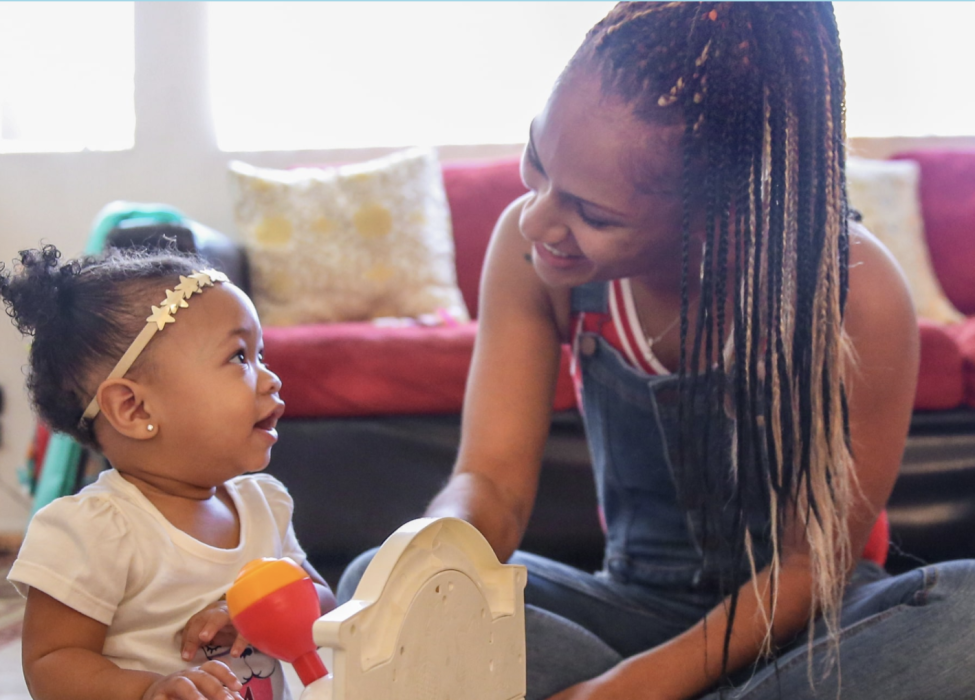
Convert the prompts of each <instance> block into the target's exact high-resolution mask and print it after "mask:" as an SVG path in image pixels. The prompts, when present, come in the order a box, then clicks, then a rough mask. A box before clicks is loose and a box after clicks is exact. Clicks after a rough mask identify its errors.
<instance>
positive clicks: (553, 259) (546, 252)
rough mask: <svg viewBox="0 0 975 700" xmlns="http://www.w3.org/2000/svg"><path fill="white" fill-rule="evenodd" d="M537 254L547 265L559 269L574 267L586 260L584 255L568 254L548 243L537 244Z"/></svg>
mask: <svg viewBox="0 0 975 700" xmlns="http://www.w3.org/2000/svg"><path fill="white" fill-rule="evenodd" d="M535 253H536V255H538V257H539V258H541V259H542V261H543V262H544V263H545V264H546V265H548V266H549V267H554V268H559V269H565V268H569V267H574V266H575V265H578V264H579V262H581V261H583V260H585V259H586V257H585V256H584V255H575V254H572V253H566V252H563V251H561V250H559V249H558V248H556V247H554V246H551V245H549V244H548V243H536V244H535Z"/></svg>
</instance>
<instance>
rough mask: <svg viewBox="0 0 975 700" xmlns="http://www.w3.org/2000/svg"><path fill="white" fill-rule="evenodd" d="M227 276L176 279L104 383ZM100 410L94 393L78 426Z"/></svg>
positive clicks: (196, 274) (208, 273)
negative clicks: (194, 300)
mask: <svg viewBox="0 0 975 700" xmlns="http://www.w3.org/2000/svg"><path fill="white" fill-rule="evenodd" d="M229 281H230V280H229V279H228V277H227V275H225V274H224V273H222V272H219V271H217V270H209V269H208V270H194V271H193V272H192V273H191V274H190V275H188V276H183V275H180V276H179V284H177V285H176V286H175V287H174V288H173V289H167V290H166V298H165V299H163V300H162V301H161V302H159V306H153V307H152V313H151V314H150V315H149V316H148V317H147V318H146V325H145V327H143V329H142V331H141V332H140V333H139V335H137V336H136V338H135V340H133V341H132V344H131V345H130V346H129V348H128V349H127V350H126V351H125V353H124V354H123V355H122V358H121V359H120V360H119V361H118V364H116V365H115V368H114V369H113V370H112V371H111V372H109V374H108V376H107V377H106V378H105V379H106V380H108V379H117V378H119V377H124V376H125V373H126V372H128V371H129V370H130V369H131V368H132V365H133V364H134V363H135V361H136V360H137V359H138V357H139V355H140V354H142V351H143V350H145V348H146V345H148V344H149V341H150V340H152V337H153V336H154V335H156V333H159V332H160V331H162V330H163V329H164V328H165V327H166V325H167V324H170V323H176V312H177V311H179V310H180V309H185V308H187V307H188V306H189V303H187V300H188V299H189V298H190V297H191V296H193V295H194V294H202V293H203V290H204V289H205V288H206V287H212V286H213V283H214V282H221V283H222V282H229ZM99 410H101V409H100V406H99V405H98V393H97V391H96V392H95V396H94V397H93V398H92V400H91V402H90V403H89V404H88V406H87V408H85V412H84V413H83V414H82V416H81V421H80V422H79V423H84V422H85V421H86V420H93V419H94V418H95V416H97V415H98V411H99Z"/></svg>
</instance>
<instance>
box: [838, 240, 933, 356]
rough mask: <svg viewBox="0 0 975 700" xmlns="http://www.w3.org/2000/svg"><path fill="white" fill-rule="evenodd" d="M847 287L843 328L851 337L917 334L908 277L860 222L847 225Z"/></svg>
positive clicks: (888, 252)
mask: <svg viewBox="0 0 975 700" xmlns="http://www.w3.org/2000/svg"><path fill="white" fill-rule="evenodd" d="M849 269H850V290H849V297H848V301H847V308H846V328H847V332H848V333H850V334H851V335H852V336H857V335H862V334H863V333H871V334H872V333H874V332H879V333H881V334H882V335H885V336H887V337H890V334H892V333H907V334H909V335H911V334H916V333H917V319H916V316H915V313H914V304H913V302H912V300H911V294H910V290H909V288H908V285H907V279H906V278H905V277H904V273H903V271H902V270H901V268H900V265H899V264H898V263H897V261H896V260H895V259H894V256H893V255H891V253H890V251H889V250H887V248H886V247H885V246H884V245H883V244H882V243H881V242H880V241H879V240H877V238H876V237H875V236H874V235H873V234H872V233H870V232H869V231H868V230H867V229H866V228H864V227H863V226H861V225H860V224H857V223H853V222H851V224H850V268H849Z"/></svg>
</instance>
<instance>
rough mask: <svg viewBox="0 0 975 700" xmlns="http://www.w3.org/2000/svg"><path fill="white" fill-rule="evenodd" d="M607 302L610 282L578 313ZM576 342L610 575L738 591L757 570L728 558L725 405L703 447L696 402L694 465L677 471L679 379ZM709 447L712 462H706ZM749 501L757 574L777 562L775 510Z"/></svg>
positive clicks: (584, 296) (599, 309)
mask: <svg viewBox="0 0 975 700" xmlns="http://www.w3.org/2000/svg"><path fill="white" fill-rule="evenodd" d="M607 293H608V286H607V284H606V283H604V282H598V283H593V284H588V285H585V286H582V287H576V288H575V289H573V291H572V312H573V314H577V313H600V314H605V313H607V311H608V300H607ZM574 340H575V342H574V345H575V347H576V349H577V354H576V361H577V362H579V365H580V369H581V373H582V409H583V417H584V420H585V425H586V433H587V437H588V440H589V446H590V451H591V454H592V462H593V471H594V474H595V479H596V488H597V492H598V497H599V504H600V507H601V508H602V510H603V514H604V516H605V521H606V526H607V531H606V540H607V541H606V559H605V564H604V567H605V571H606V573H607V574H608V575H609V576H611V577H612V578H613V579H616V580H617V581H620V582H630V581H633V582H638V583H642V584H644V585H649V586H655V587H676V588H681V589H687V588H690V589H698V590H713V591H717V589H718V588H720V579H719V577H720V575H721V573H722V571H723V572H724V573H725V574H726V575H727V574H728V573H729V572H731V573H732V574H733V576H732V579H731V580H728V581H726V585H725V586H724V589H725V590H726V591H730V587H731V586H734V587H737V586H738V585H740V584H741V583H742V582H744V581H745V580H746V579H747V578H748V577H749V576H750V567H749V565H748V562H747V560H745V559H741V560H740V561H739V562H738V565H737V566H732V565H731V557H732V555H731V554H730V553H729V552H728V551H727V550H728V549H729V547H730V545H731V543H730V542H728V541H727V536H728V533H729V532H731V531H732V528H733V522H732V519H733V517H734V512H735V508H734V507H733V502H734V498H735V480H734V477H733V474H732V468H731V461H730V459H729V450H730V449H731V445H732V434H733V428H734V424H733V422H732V420H731V419H730V418H729V417H728V416H727V414H726V412H725V411H724V409H723V407H721V406H720V405H719V406H718V407H712V408H711V409H710V413H711V416H710V428H709V431H708V435H707V438H705V436H704V434H703V425H704V422H705V421H704V418H705V417H706V412H707V411H708V410H709V408H708V406H707V404H708V402H707V401H706V400H705V399H704V397H703V396H701V397H699V400H696V401H695V405H694V408H693V409H692V412H691V414H692V418H691V421H690V426H691V433H690V434H689V436H688V437H687V438H686V439H687V442H686V443H685V444H684V446H683V449H684V450H685V455H686V457H687V459H685V460H684V463H685V464H687V465H688V466H687V467H685V468H684V469H676V468H677V467H678V466H679V464H680V462H679V460H678V457H679V452H678V448H679V435H678V393H677V381H678V380H677V375H676V374H673V375H659V376H647V375H645V374H643V373H642V372H640V371H638V370H636V369H634V368H633V367H632V366H631V364H630V363H629V362H627V360H626V359H625V358H624V357H623V356H622V355H621V354H620V353H619V352H618V351H617V350H616V349H615V348H613V347H612V346H611V345H610V344H609V343H608V342H607V341H606V340H605V339H604V338H602V337H601V336H599V335H597V334H594V333H586V332H583V333H580V334H579V336H578V337H576V338H575V339H574ZM711 403H715V404H720V403H721V402H711ZM705 444H706V445H707V447H706V449H708V450H710V451H711V453H712V456H711V459H710V460H705V459H704V455H703V454H702V453H701V450H702V448H703V446H704V445H705ZM708 461H709V462H710V464H709V465H708V466H707V473H705V466H704V465H705V462H708ZM742 497H743V498H744V503H743V507H744V508H745V509H746V510H747V512H749V513H751V514H752V515H751V520H750V521H749V523H748V524H749V530H750V531H751V535H752V540H753V543H754V551H755V557H756V561H755V563H756V566H757V567H758V568H759V569H760V568H762V567H763V566H765V565H766V564H767V563H768V561H769V560H770V557H771V546H770V540H769V534H768V517H767V513H768V506H767V504H766V503H765V498H764V497H763V496H762V494H761V493H758V492H756V491H754V490H752V491H747V492H745V493H743V494H742ZM705 499H711V501H712V502H713V503H717V504H719V505H720V506H724V508H723V511H722V514H721V517H720V518H719V519H718V520H717V521H716V522H715V523H713V525H712V526H709V525H708V524H706V523H705V522H704V521H703V520H702V518H701V511H700V506H701V505H702V503H703V502H704V500H705ZM736 570H737V571H736Z"/></svg>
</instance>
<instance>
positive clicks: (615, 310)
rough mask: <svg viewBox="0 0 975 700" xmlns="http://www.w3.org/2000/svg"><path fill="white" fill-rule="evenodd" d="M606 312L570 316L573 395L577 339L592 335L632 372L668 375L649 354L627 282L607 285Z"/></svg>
mask: <svg viewBox="0 0 975 700" xmlns="http://www.w3.org/2000/svg"><path fill="white" fill-rule="evenodd" d="M607 284H608V285H609V287H608V290H607V292H608V296H609V313H594V312H591V311H590V312H582V311H580V312H576V313H574V314H573V315H572V318H571V321H572V339H571V340H572V350H573V352H572V355H573V362H572V367H571V370H572V381H573V383H574V384H575V385H576V393H577V394H578V393H580V391H581V384H582V373H581V371H580V369H579V367H578V363H577V362H575V357H576V353H577V352H578V343H579V336H580V335H581V334H582V333H593V334H595V335H598V336H600V337H602V338H603V339H604V340H606V342H608V343H609V344H610V345H611V346H612V347H613V348H615V349H616V350H618V351H619V352H620V353H621V354H622V355H623V357H625V358H626V359H627V361H628V362H629V363H630V365H631V366H632V367H633V368H635V369H636V370H638V371H640V372H643V373H644V374H646V375H648V376H650V375H661V374H670V370H668V369H667V368H666V367H664V366H663V365H662V364H661V363H660V360H658V359H657V356H656V355H654V354H653V348H652V347H651V346H652V343H651V342H650V341H648V340H647V336H646V334H645V333H644V332H643V328H642V327H641V326H640V318H639V316H638V315H637V312H636V304H635V303H634V302H633V288H632V286H631V284H630V280H629V279H619V280H611V281H610V282H607ZM580 405H581V404H580Z"/></svg>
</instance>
